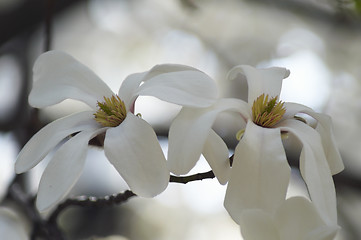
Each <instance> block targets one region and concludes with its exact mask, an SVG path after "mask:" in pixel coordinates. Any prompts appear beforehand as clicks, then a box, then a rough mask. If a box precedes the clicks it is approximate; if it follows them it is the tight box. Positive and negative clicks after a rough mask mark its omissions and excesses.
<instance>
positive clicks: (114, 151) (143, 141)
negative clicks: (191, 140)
mask: <svg viewBox="0 0 361 240" xmlns="http://www.w3.org/2000/svg"><path fill="white" fill-rule="evenodd" d="M104 151H105V155H106V156H107V158H108V160H109V161H110V162H111V163H112V164H113V166H114V167H115V169H116V170H117V171H118V172H119V174H120V175H121V176H122V177H123V178H124V180H125V181H126V182H127V184H128V185H129V187H130V189H131V190H132V191H133V192H134V193H135V194H137V195H139V196H142V197H154V196H156V195H157V194H159V193H161V192H163V191H164V189H165V188H166V187H167V186H168V182H169V171H168V169H167V164H166V160H165V157H164V155H163V152H162V149H161V147H160V145H159V143H158V139H157V136H156V135H155V133H154V131H153V129H152V127H151V126H150V125H149V124H148V123H147V122H145V121H144V120H142V119H140V118H138V117H136V116H134V115H133V114H132V113H128V114H127V117H126V118H125V120H124V121H123V122H122V123H121V124H120V125H119V126H118V127H115V128H110V129H108V130H107V133H106V136H105V142H104Z"/></svg>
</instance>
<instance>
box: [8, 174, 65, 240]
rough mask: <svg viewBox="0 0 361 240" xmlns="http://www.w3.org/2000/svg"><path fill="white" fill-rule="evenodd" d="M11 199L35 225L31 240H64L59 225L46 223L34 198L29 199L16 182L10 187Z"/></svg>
mask: <svg viewBox="0 0 361 240" xmlns="http://www.w3.org/2000/svg"><path fill="white" fill-rule="evenodd" d="M8 194H9V197H11V198H12V199H13V200H14V201H15V202H16V203H17V204H18V205H19V206H20V207H21V208H22V209H23V210H24V212H25V214H26V215H27V216H28V218H29V219H30V220H31V223H32V224H33V231H32V234H31V239H39V238H38V237H43V239H52V240H64V239H65V238H64V237H63V234H62V232H61V231H60V229H59V228H58V226H57V224H53V223H50V222H46V221H45V220H44V219H43V218H42V217H41V215H40V213H39V212H38V210H37V209H36V207H35V204H34V202H35V201H34V200H35V198H34V197H29V196H27V194H25V193H24V192H23V190H22V189H21V187H20V185H19V184H18V183H17V182H16V181H14V182H13V184H11V185H10V187H9V193H8Z"/></svg>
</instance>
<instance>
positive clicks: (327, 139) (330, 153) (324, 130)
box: [283, 103, 344, 174]
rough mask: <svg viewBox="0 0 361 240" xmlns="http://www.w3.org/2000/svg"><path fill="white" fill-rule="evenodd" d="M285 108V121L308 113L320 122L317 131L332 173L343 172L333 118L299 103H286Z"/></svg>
mask: <svg viewBox="0 0 361 240" xmlns="http://www.w3.org/2000/svg"><path fill="white" fill-rule="evenodd" d="M285 107H286V113H285V114H284V115H283V119H288V118H293V117H294V116H295V115H296V114H297V113H306V114H308V115H310V116H311V117H313V118H314V119H316V120H317V121H318V124H317V127H316V130H317V131H318V132H319V134H320V136H321V139H322V145H323V148H324V151H325V154H326V159H327V161H328V164H329V166H330V169H331V173H332V174H337V173H339V172H341V171H342V170H343V169H344V165H343V161H342V158H341V155H340V152H339V151H338V147H337V143H336V140H335V136H334V134H333V128H332V120H331V118H330V117H329V116H328V115H325V114H322V113H316V112H314V111H313V110H312V109H311V108H309V107H307V106H304V105H301V104H297V103H285Z"/></svg>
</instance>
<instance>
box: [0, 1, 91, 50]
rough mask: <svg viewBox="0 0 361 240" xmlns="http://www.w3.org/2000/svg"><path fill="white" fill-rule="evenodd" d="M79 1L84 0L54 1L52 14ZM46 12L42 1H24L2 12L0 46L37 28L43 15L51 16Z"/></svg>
mask: <svg viewBox="0 0 361 240" xmlns="http://www.w3.org/2000/svg"><path fill="white" fill-rule="evenodd" d="M53 1H55V0H51V2H53ZM81 1H84V0H60V1H56V4H55V2H54V3H51V4H52V7H53V8H52V10H53V12H52V13H54V14H56V13H59V12H61V11H62V10H64V9H65V8H67V7H69V6H72V5H74V4H75V3H77V2H81ZM48 10H49V9H48V8H47V9H44V0H31V1H29V0H26V1H23V3H22V4H21V5H20V6H19V7H17V8H14V9H11V10H10V11H6V12H5V11H3V12H2V13H1V14H0V29H1V35H0V45H2V44H3V43H5V42H7V41H9V40H10V39H12V38H14V37H15V36H17V35H19V34H21V33H23V32H25V31H28V30H29V29H33V28H35V27H37V26H38V25H39V24H41V23H42V21H43V20H44V14H51V13H49V12H47V11H48ZM45 12H46V13H45Z"/></svg>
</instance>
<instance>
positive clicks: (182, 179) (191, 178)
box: [169, 170, 215, 184]
mask: <svg viewBox="0 0 361 240" xmlns="http://www.w3.org/2000/svg"><path fill="white" fill-rule="evenodd" d="M214 177H215V176H214V173H213V171H212V170H211V171H208V172H204V173H197V174H194V175H190V176H184V177H178V176H173V175H171V176H170V179H169V182H175V183H183V184H186V183H189V182H193V181H200V180H203V179H209V178H214Z"/></svg>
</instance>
